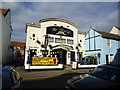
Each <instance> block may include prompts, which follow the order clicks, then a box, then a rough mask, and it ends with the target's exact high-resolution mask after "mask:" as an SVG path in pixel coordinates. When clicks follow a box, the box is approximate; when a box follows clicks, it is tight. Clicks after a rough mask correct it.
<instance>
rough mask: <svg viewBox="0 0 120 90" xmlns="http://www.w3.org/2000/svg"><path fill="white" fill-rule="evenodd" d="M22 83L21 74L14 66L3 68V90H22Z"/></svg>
mask: <svg viewBox="0 0 120 90" xmlns="http://www.w3.org/2000/svg"><path fill="white" fill-rule="evenodd" d="M21 81H22V78H21V77H20V75H19V73H18V72H17V71H16V70H15V69H14V67H12V66H3V67H2V90H4V89H12V90H15V89H17V90H18V89H21V88H22V86H21Z"/></svg>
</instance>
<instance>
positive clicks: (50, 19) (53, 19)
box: [39, 18, 80, 29]
mask: <svg viewBox="0 0 120 90" xmlns="http://www.w3.org/2000/svg"><path fill="white" fill-rule="evenodd" d="M48 21H60V22H64V23H68V24H70V25H72V26H74V27H76V28H77V29H79V28H80V27H79V26H77V25H76V24H74V23H72V22H69V21H67V20H65V19H58V18H46V19H41V20H39V22H40V23H43V22H48Z"/></svg>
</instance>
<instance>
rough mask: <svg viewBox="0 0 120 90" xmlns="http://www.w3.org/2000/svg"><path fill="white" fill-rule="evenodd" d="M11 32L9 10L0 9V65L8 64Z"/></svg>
mask: <svg viewBox="0 0 120 90" xmlns="http://www.w3.org/2000/svg"><path fill="white" fill-rule="evenodd" d="M11 31H12V28H11V22H10V9H0V32H1V34H2V35H0V36H1V38H0V41H1V42H0V57H1V58H0V64H5V63H7V62H9V49H10V39H11Z"/></svg>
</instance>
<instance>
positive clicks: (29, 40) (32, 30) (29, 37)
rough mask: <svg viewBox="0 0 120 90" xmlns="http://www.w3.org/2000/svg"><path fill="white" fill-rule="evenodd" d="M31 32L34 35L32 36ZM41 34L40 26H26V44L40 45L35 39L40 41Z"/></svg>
mask: <svg viewBox="0 0 120 90" xmlns="http://www.w3.org/2000/svg"><path fill="white" fill-rule="evenodd" d="M33 34H35V37H33ZM41 36H42V33H41V29H40V28H37V27H31V26H28V28H27V35H26V45H27V46H29V47H40V45H39V44H38V43H37V42H36V41H37V40H39V41H40V42H42V39H41Z"/></svg>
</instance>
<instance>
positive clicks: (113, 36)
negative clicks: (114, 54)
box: [93, 29, 120, 41]
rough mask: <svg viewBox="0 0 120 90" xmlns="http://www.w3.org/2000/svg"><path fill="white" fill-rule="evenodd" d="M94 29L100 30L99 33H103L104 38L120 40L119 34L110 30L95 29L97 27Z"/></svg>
mask: <svg viewBox="0 0 120 90" xmlns="http://www.w3.org/2000/svg"><path fill="white" fill-rule="evenodd" d="M93 30H94V31H96V32H98V33H99V34H101V35H102V37H103V38H108V39H114V40H118V41H120V36H119V35H116V34H111V33H109V32H103V31H99V30H95V29H93Z"/></svg>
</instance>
